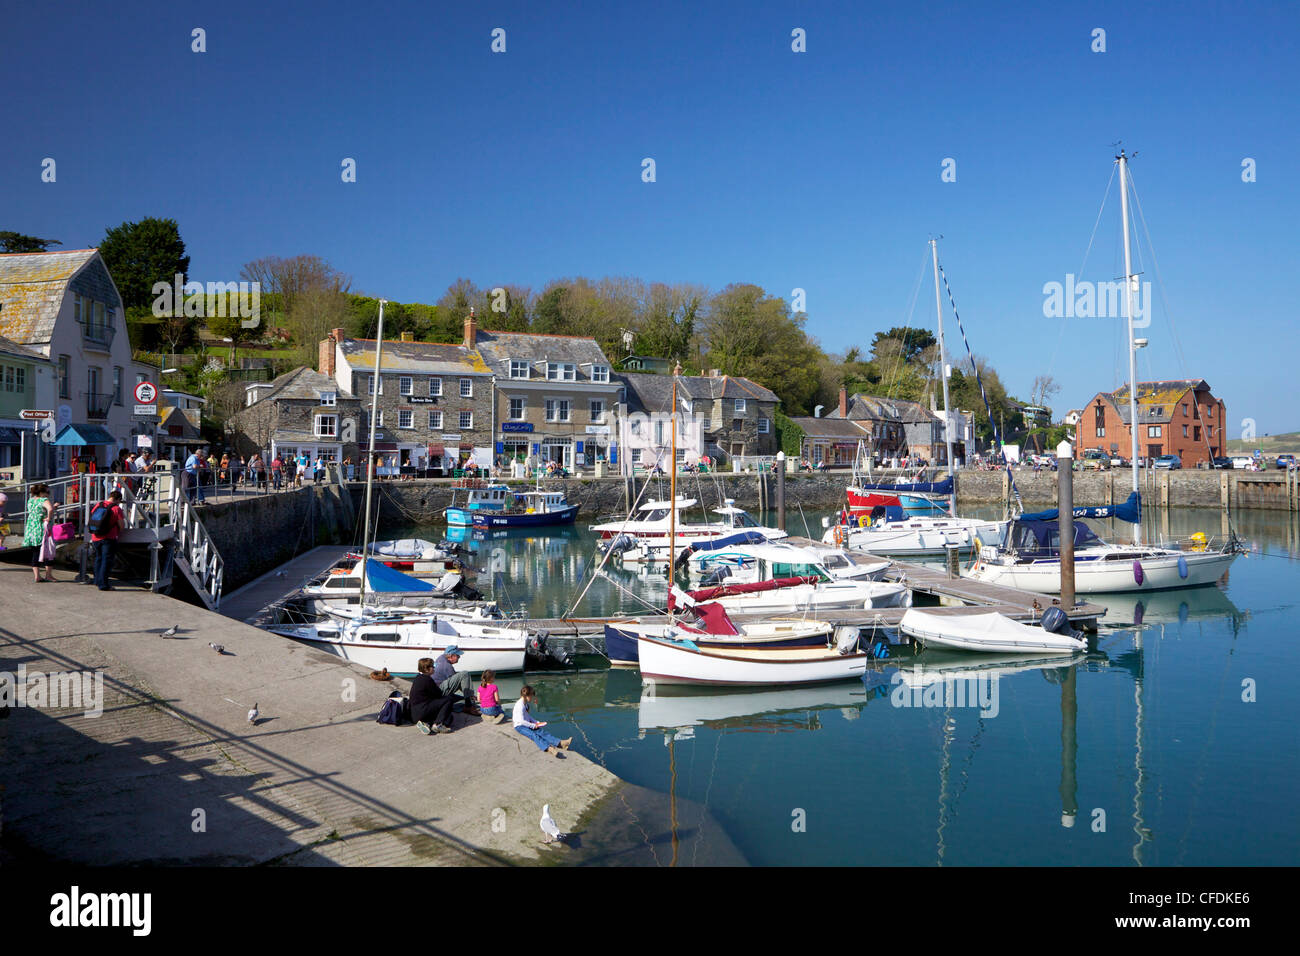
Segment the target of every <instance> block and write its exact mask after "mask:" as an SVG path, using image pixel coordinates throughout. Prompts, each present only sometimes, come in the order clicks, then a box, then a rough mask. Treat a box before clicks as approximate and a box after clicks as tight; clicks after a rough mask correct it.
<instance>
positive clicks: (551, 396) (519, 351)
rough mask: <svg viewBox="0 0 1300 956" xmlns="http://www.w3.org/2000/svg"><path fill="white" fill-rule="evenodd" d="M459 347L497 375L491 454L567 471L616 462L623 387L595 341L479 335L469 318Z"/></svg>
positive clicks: (496, 333)
mask: <svg viewBox="0 0 1300 956" xmlns="http://www.w3.org/2000/svg"><path fill="white" fill-rule="evenodd" d="M465 344H466V345H467V346H470V347H477V348H478V350H479V351H480V352H481V353H482V354H483V358H484V359H485V360H486V362H487V364H488V365H489V366H490V367H491V369H492V371H493V372H494V373H495V374H496V426H495V428H494V430H493V435H494V439H495V448H494V451H495V454H497V455H499V456H502V457H504V458H506V459H507V460H519V459H523V460H525V461H526V460H527V459H528V458H529V457H533V458H535V459H536V460H538V461H541V462H556V463H558V464H560V465H563V466H564V467H565V468H567V469H570V470H571V469H573V468H575V467H582V466H589V465H592V464H594V463H596V462H597V461H607V462H608V461H612V460H613V459H612V458H611V455H613V456H615V457H616V455H617V452H616V451H615V450H614V449H612V448H611V445H613V444H614V443H615V437H614V436H615V432H614V408H615V405H616V404H617V403H618V401H619V396H620V391H621V386H620V385H619V383H618V382H617V381H615V380H614V378H613V376H612V375H611V374H610V364H609V359H607V358H606V357H605V353H604V352H603V351H602V350H601V348H600V346H599V345H598V344H597V343H596V340H595V339H593V338H587V337H584V336H572V335H535V334H532V333H515V332H491V331H484V332H479V331H478V330H477V327H476V324H475V319H474V317H473V316H472V315H471V316H470V317H469V318H467V319H466V320H465Z"/></svg>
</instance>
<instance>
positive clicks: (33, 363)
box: [0, 335, 55, 481]
mask: <svg viewBox="0 0 1300 956" xmlns="http://www.w3.org/2000/svg"><path fill="white" fill-rule="evenodd" d="M54 388H55V382H54V366H53V364H52V363H51V362H50V360H49V359H47V358H46V357H45V356H44V355H42V354H41V353H40V352H37V351H36V350H35V349H29V348H27V347H26V346H24V345H19V344H18V343H17V342H11V341H10V340H9V339H7V338H5V337H4V336H2V335H0V481H20V480H23V479H24V477H25V476H26V477H39V476H40V475H41V474H43V470H42V468H41V463H40V462H38V461H35V460H33V459H35V458H39V457H40V456H41V454H42V452H41V449H40V445H41V443H40V441H39V439H38V437H37V435H36V432H35V429H34V428H33V423H32V422H29V421H24V420H23V419H22V418H21V417H20V413H21V412H22V411H23V409H52V408H54ZM24 445H25V446H26V447H24ZM24 466H25V467H24ZM20 468H21V470H22V472H25V473H26V475H25V476H24V474H20V473H19V470H20ZM4 476H7V477H4Z"/></svg>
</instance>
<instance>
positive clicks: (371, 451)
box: [361, 299, 388, 610]
mask: <svg viewBox="0 0 1300 956" xmlns="http://www.w3.org/2000/svg"><path fill="white" fill-rule="evenodd" d="M387 301H388V300H386V299H380V300H379V329H378V330H377V331H376V332H375V375H374V378H372V379H371V384H370V442H369V447H368V448H367V450H366V524H365V533H364V534H363V535H362V537H361V608H362V609H363V610H364V609H365V606H366V552H367V551H368V550H369V548H370V494H371V490H372V489H373V488H374V484H375V424H376V422H377V420H378V418H379V383H380V377H379V375H380V371H381V369H382V364H381V360H382V358H383V352H384V304H385V303H386V302H387Z"/></svg>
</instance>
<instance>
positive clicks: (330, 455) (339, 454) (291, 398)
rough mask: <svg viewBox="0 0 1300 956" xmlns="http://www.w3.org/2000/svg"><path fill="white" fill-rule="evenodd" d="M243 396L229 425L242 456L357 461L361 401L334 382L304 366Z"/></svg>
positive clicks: (248, 389)
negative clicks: (239, 408)
mask: <svg viewBox="0 0 1300 956" xmlns="http://www.w3.org/2000/svg"><path fill="white" fill-rule="evenodd" d="M244 393H245V396H246V398H245V400H246V402H247V405H246V406H245V407H244V408H243V409H241V410H240V411H238V412H236V413H235V414H234V415H232V416H231V417H230V418H229V419H228V421H227V427H228V428H230V429H231V432H232V445H233V446H234V448H235V451H236V452H238V453H239V454H241V455H244V456H246V457H247V456H251V455H253V454H255V453H261V454H262V455H265V456H268V460H270V459H272V458H274V457H275V456H276V455H277V454H281V455H284V456H286V457H292V458H296V457H298V456H299V455H302V454H305V455H306V456H307V457H308V458H311V459H313V460H315V459H316V458H318V457H319V458H324V459H325V460H326V461H339V462H341V461H343V460H344V459H348V458H350V459H352V461H354V462H355V461H358V460H359V458H358V439H359V437H360V436H361V435H362V433H363V431H362V428H361V419H362V417H363V414H362V407H361V406H362V403H361V400H360V399H359V398H357V397H356V396H355V395H353V394H352V392H350V391H348V390H346V389H342V388H340V387H339V385H338V383H337V382H336V381H335V380H334V379H332V378H329V377H328V376H325V375H322V374H320V373H319V372H317V371H315V370H314V369H310V368H308V367H307V366H305V365H304V366H301V367H299V368H296V369H293V370H292V371H290V372H285V373H284V374H283V375H281V376H280V377H279V378H277V379H274V380H272V381H270V382H258V383H256V384H252V385H249V386H247V387H246V388H245V390H244ZM178 411H179V410H178Z"/></svg>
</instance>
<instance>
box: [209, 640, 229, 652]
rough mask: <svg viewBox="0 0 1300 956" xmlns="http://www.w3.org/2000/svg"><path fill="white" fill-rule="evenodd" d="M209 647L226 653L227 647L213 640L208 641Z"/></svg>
mask: <svg viewBox="0 0 1300 956" xmlns="http://www.w3.org/2000/svg"><path fill="white" fill-rule="evenodd" d="M208 647H210V648H212V649H213V650H214V651H216V652H217V653H218V654H224V653H226V647H225V645H224V644H213V643H212V642H211V641H208Z"/></svg>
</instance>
